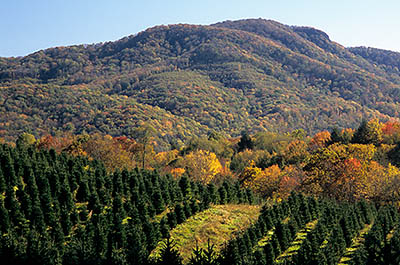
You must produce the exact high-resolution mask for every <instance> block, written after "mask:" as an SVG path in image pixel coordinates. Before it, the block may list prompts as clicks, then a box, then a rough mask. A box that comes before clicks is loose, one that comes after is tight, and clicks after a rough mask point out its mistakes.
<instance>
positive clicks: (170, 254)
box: [157, 237, 182, 265]
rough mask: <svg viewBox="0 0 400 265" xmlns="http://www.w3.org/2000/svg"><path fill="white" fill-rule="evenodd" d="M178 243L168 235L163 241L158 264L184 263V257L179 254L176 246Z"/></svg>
mask: <svg viewBox="0 0 400 265" xmlns="http://www.w3.org/2000/svg"><path fill="white" fill-rule="evenodd" d="M175 246H176V243H174V242H173V240H171V238H169V237H167V239H166V240H165V241H163V243H162V247H161V253H160V257H159V259H158V260H157V264H160V265H161V264H170V265H180V264H182V258H181V256H180V255H179V252H178V250H176V248H175Z"/></svg>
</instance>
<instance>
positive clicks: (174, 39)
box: [0, 19, 400, 150]
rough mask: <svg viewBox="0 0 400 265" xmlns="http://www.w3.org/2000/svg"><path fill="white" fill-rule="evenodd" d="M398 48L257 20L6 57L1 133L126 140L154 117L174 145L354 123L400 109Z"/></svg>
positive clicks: (161, 136) (163, 140)
mask: <svg viewBox="0 0 400 265" xmlns="http://www.w3.org/2000/svg"><path fill="white" fill-rule="evenodd" d="M399 56H400V55H399V54H398V53H395V52H389V51H383V50H378V49H370V48H350V49H346V48H344V47H343V46H341V45H340V44H337V43H335V42H333V41H331V40H330V39H329V37H328V35H327V34H325V33H324V32H321V31H319V30H317V29H313V28H308V27H296V26H287V25H283V24H280V23H278V22H275V21H270V20H263V19H250V20H241V21H226V22H222V23H217V24H214V25H209V26H197V25H196V26H195V25H183V24H180V25H169V26H158V27H154V28H150V29H148V30H146V31H143V32H140V33H138V34H136V35H132V36H129V37H125V38H123V39H121V40H118V41H115V42H107V43H99V44H93V45H77V46H69V47H57V48H51V49H47V50H43V51H38V52H36V53H34V54H31V55H28V56H25V57H18V58H0V137H3V138H5V139H7V140H12V139H14V140H15V137H16V136H17V135H19V134H21V133H22V132H24V131H27V130H28V131H29V130H30V131H31V132H32V133H33V134H35V135H36V136H37V137H39V136H43V135H47V134H49V133H52V134H55V133H57V132H71V133H83V132H87V133H95V132H100V133H106V134H110V135H112V136H120V135H130V134H131V133H132V129H134V128H137V127H139V126H142V125H143V123H147V124H149V125H151V126H152V127H154V128H155V129H156V131H157V142H158V143H159V150H167V149H169V148H170V145H171V144H172V145H176V144H178V145H182V144H183V143H184V142H186V141H187V140H188V139H190V138H191V137H193V136H200V135H206V134H207V133H209V132H210V131H211V130H215V131H217V132H224V133H225V134H226V136H239V135H240V133H241V131H242V130H243V129H248V130H249V131H250V132H252V133H255V132H258V131H264V130H267V131H275V132H280V133H282V132H288V131H291V130H293V129H299V128H302V129H304V130H305V131H306V132H308V133H315V132H316V131H318V130H322V129H327V128H333V127H334V126H337V127H339V128H345V127H352V128H355V127H356V126H357V125H358V124H359V122H360V120H361V119H362V118H363V117H364V118H367V119H369V118H373V117H375V118H379V119H381V120H382V121H385V120H388V119H390V118H397V117H398V114H399V104H398V103H399V100H400V92H399V91H400V90H399V87H400V75H399V70H398V64H399V62H398V59H397V58H398V57H399Z"/></svg>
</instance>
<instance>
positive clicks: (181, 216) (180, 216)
mask: <svg viewBox="0 0 400 265" xmlns="http://www.w3.org/2000/svg"><path fill="white" fill-rule="evenodd" d="M175 213H176V221H177V223H178V224H181V223H183V222H184V221H185V220H186V215H185V211H184V209H183V206H182V205H181V204H180V203H178V204H177V205H176V206H175Z"/></svg>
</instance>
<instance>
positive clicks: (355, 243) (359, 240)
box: [338, 223, 373, 265]
mask: <svg viewBox="0 0 400 265" xmlns="http://www.w3.org/2000/svg"><path fill="white" fill-rule="evenodd" d="M372 225H373V223H372V224H369V225H365V226H364V227H363V229H361V230H360V231H359V233H358V235H357V236H356V237H354V238H353V239H352V243H351V246H350V247H348V248H346V250H345V251H344V254H343V256H342V258H341V259H340V260H339V263H338V265H347V264H348V262H349V261H350V260H351V258H352V256H353V253H354V252H355V251H357V249H358V247H359V246H361V244H363V243H364V240H365V235H367V234H368V232H369V230H370V229H371V228H372Z"/></svg>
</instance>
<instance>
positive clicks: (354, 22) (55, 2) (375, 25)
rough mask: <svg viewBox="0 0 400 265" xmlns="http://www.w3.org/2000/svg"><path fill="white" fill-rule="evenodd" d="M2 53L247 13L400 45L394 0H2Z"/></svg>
mask: <svg viewBox="0 0 400 265" xmlns="http://www.w3.org/2000/svg"><path fill="white" fill-rule="evenodd" d="M0 14H1V15H0V56H1V57H11V56H24V55H27V54H30V53H33V52H35V51H38V50H41V49H46V48H51V47H57V46H68V45H74V44H92V43H98V42H105V41H114V40H118V39H120V38H123V37H125V36H128V35H132V34H135V33H138V32H140V31H143V30H145V29H146V28H149V27H152V26H156V25H168V24H177V23H189V24H204V25H207V24H212V23H216V22H221V21H225V20H238V19H245V18H265V19H273V20H276V21H278V22H281V23H283V24H287V25H297V26H311V27H314V28H317V29H320V30H322V31H324V32H326V33H327V34H328V35H329V36H330V39H331V40H333V41H336V42H338V43H340V44H342V45H344V46H346V47H349V46H369V47H375V48H381V49H387V50H394V51H399V52H400V34H399V29H400V1H398V0H380V1H378V0H346V1H344V0H319V1H317V0H297V1H296V0H240V1H239V0H196V1H194V0H179V1H178V0H0Z"/></svg>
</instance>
